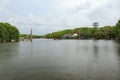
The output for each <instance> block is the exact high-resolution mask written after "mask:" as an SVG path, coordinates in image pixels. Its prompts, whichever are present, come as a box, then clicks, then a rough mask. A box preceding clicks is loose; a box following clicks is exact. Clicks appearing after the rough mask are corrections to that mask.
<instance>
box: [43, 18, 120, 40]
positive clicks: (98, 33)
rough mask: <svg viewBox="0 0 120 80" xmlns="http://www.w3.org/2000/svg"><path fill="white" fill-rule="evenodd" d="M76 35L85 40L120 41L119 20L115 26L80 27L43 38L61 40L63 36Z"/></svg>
mask: <svg viewBox="0 0 120 80" xmlns="http://www.w3.org/2000/svg"><path fill="white" fill-rule="evenodd" d="M69 33H70V34H74V33H78V35H79V37H80V38H85V39H90V38H94V39H120V20H118V22H117V23H116V25H115V26H104V27H100V28H98V27H92V28H90V27H80V28H75V29H73V30H70V29H69V30H63V31H58V32H53V33H49V34H46V35H44V37H45V38H58V39H61V38H62V37H63V36H64V35H65V34H69Z"/></svg>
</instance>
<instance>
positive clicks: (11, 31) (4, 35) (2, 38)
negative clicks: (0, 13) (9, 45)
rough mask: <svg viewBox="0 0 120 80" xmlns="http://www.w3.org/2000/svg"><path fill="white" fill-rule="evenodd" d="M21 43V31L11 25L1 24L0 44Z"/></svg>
mask: <svg viewBox="0 0 120 80" xmlns="http://www.w3.org/2000/svg"><path fill="white" fill-rule="evenodd" d="M11 40H15V41H19V31H18V29H17V28H16V27H15V26H12V25H11V24H9V23H2V22H1V23H0V42H10V41H11Z"/></svg>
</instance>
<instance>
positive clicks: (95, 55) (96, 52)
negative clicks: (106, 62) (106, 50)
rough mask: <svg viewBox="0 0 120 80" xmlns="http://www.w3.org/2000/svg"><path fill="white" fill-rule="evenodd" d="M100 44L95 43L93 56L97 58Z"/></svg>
mask: <svg viewBox="0 0 120 80" xmlns="http://www.w3.org/2000/svg"><path fill="white" fill-rule="evenodd" d="M98 48H99V47H98V42H97V41H94V43H93V54H94V57H95V58H98Z"/></svg>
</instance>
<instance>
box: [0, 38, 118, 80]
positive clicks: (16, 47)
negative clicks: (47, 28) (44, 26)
mask: <svg viewBox="0 0 120 80" xmlns="http://www.w3.org/2000/svg"><path fill="white" fill-rule="evenodd" d="M0 80H120V42H118V41H112V40H47V39H36V40H33V42H32V43H31V42H29V41H21V42H19V43H2V44H1V43H0Z"/></svg>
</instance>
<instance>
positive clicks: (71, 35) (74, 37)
mask: <svg viewBox="0 0 120 80" xmlns="http://www.w3.org/2000/svg"><path fill="white" fill-rule="evenodd" d="M62 39H78V34H77V33H75V34H70V33H69V34H65V35H64V36H63V37H62Z"/></svg>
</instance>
